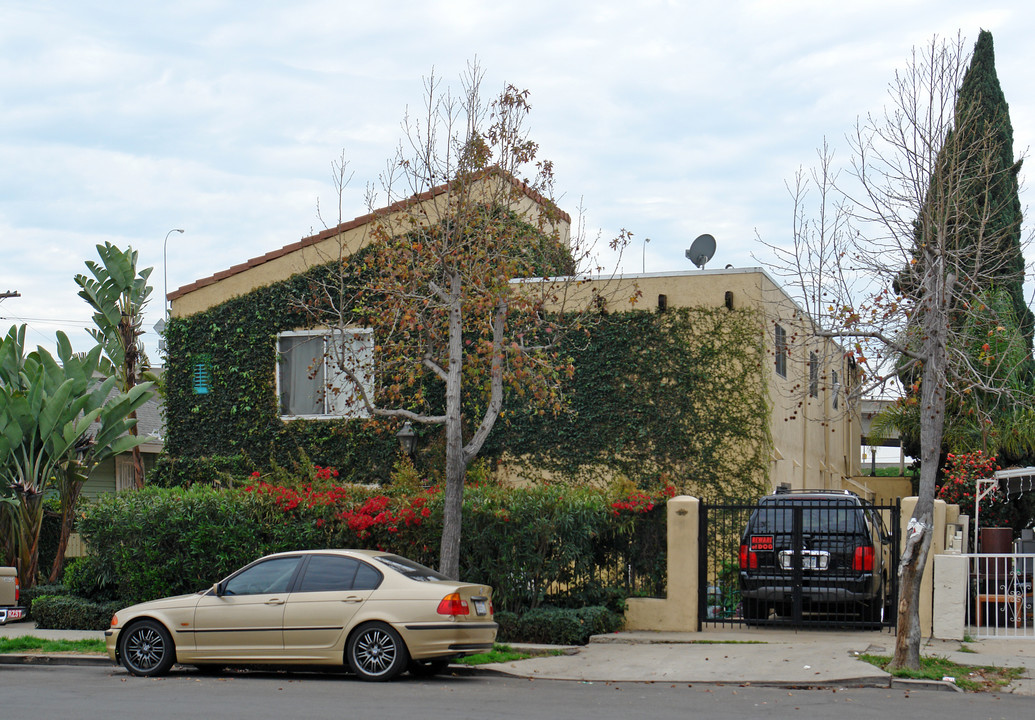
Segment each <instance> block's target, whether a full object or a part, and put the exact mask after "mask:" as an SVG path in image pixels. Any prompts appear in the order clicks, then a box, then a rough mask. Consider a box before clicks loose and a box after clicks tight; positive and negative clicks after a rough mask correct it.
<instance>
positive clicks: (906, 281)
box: [895, 30, 1035, 457]
mask: <svg viewBox="0 0 1035 720" xmlns="http://www.w3.org/2000/svg"><path fill="white" fill-rule="evenodd" d="M953 125H954V127H955V129H954V130H952V131H951V132H949V133H948V135H947V136H946V137H945V138H944V143H943V145H942V148H941V151H940V152H939V154H938V158H937V163H936V167H935V170H934V172H933V173H932V176H931V179H930V182H931V185H930V188H929V191H928V197H927V199H926V201H925V204H924V206H923V207H922V208H921V210H920V213H919V215H918V216H917V219H916V221H915V224H914V228H915V241H914V242H915V247H914V258H915V259H919V258H920V254H921V253H920V246H921V244H922V243H923V242H924V237H925V233H929V232H932V230H931V229H930V227H929V224H934V225H938V224H939V223H941V222H945V223H948V225H949V226H950V230H949V232H950V236H951V237H952V238H953V240H952V243H951V245H952V247H953V249H954V251H955V252H954V253H953V255H954V259H953V271H955V272H956V273H957V274H958V276H959V277H958V281H959V282H961V283H963V284H964V285H968V286H969V292H970V293H972V294H973V295H974V296H978V297H980V296H981V295H982V294H983V293H989V295H987V296H986V297H987V298H988V299H989V301H990V304H991V305H994V306H996V309H997V310H999V311H1001V312H996V311H994V310H993V311H992V313H991V314H992V315H994V316H995V319H996V320H997V321H998V322H993V323H992V326H993V327H995V326H996V325H1000V324H1002V325H1007V326H1009V328H1010V330H1011V331H1014V332H1019V333H1020V335H1021V337H1022V338H1023V345H1022V348H1023V351H1022V352H1020V353H1019V354H1020V355H1021V356H1023V357H1025V358H1026V360H1024V361H1022V363H1021V366H1020V368H1016V367H1014V368H1009V367H1001V368H1000V369H999V372H1003V371H1005V372H1007V373H1009V374H1011V375H1012V376H1013V377H1014V378H1018V379H1020V380H1021V382H1026V383H1029V384H1030V383H1031V382H1032V381H1033V379H1035V363H1033V362H1032V360H1031V353H1032V335H1033V331H1035V316H1033V314H1032V312H1031V310H1029V309H1028V306H1027V303H1026V302H1025V299H1024V287H1023V286H1024V256H1023V254H1022V252H1021V220H1022V212H1021V201H1020V196H1019V192H1018V174H1019V173H1020V169H1021V162H1020V161H1015V160H1014V155H1013V126H1012V124H1011V122H1010V109H1009V106H1008V105H1007V103H1006V97H1005V95H1004V94H1003V90H1002V87H1001V86H1000V85H999V77H998V75H997V73H996V69H995V50H994V47H993V42H992V33H990V32H988V31H987V30H982V31H981V32H980V34H979V35H978V39H977V42H976V43H975V45H974V52H973V54H972V55H971V58H970V65H969V67H968V68H967V71H966V73H965V74H964V76H963V80H962V82H961V83H960V86H959V89H958V91H957V93H956V105H955V108H954V121H953ZM925 225H926V227H925ZM914 262H915V260H914ZM919 269H920V266H917V265H907V266H906V267H905V268H903V270H902V272H901V273H900V274H899V276H898V278H897V280H896V283H895V289H896V291H898V292H915V291H916V286H917V283H918V282H919V276H918V275H917V274H916V273H917V272H918V271H919ZM993 291H994V293H995V294H999V295H1001V296H1002V295H1005V296H1006V298H1008V302H1001V301H999V300H997V299H996V298H995V297H994V296H993V295H992V294H991V293H993ZM952 318H953V319H952V320H951V321H950V322H952V323H953V325H954V326H956V327H955V331H956V333H955V334H956V336H957V337H969V336H968V334H967V333H966V332H965V330H966V328H965V325H966V323H967V312H960V313H958V314H953V315H952ZM980 342H981V341H978V343H979V345H978V346H979V347H980ZM986 347H987V346H986ZM900 368H901V369H900V371H899V377H900V379H901V380H902V383H903V385H904V386H905V387H906V388H911V387H912V386H913V384H914V383H915V382H916V380H917V379H918V374H917V372H916V368H915V367H914V366H913V365H912V363H911V361H909V360H908V359H907V358H903V359H902V362H901V365H900ZM999 380H1000V381H1001V382H1002V383H1003V384H1004V385H1011V384H1012V381H1011V380H1009V379H1007V378H1005V377H1000V378H999ZM907 393H908V394H913V393H916V391H915V390H907ZM979 395H980V393H975V394H971V395H969V396H967V397H966V398H964V397H963V396H957V397H954V398H953V399H952V401H951V402H950V407H949V408H948V413H949V415H950V416H955V419H956V420H959V421H961V422H962V423H963V424H964V425H965V424H966V423H965V418H966V417H967V416H968V413H967V409H966V407H964V406H966V405H973V404H974V403H976V404H977V405H978V406H980V407H981V409H983V410H984V412H985V413H988V412H993V411H992V406H994V405H995V400H994V398H991V397H988V398H986V397H984V396H981V397H979ZM982 416H984V415H982ZM970 417H973V415H970ZM985 417H986V416H985ZM975 422H980V420H978V421H975ZM950 425H951V421H950ZM918 427H919V426H918V425H917V426H916V427H913V426H912V424H911V423H909V422H908V421H907V422H903V423H901V424H900V425H899V428H898V429H899V432H900V436H901V438H902V440H903V444H904V446H905V448H906V452H907V453H908V454H911V455H913V456H914V457H917V456H918V452H919V437H918V436H917V435H916V431H917V428H918Z"/></svg>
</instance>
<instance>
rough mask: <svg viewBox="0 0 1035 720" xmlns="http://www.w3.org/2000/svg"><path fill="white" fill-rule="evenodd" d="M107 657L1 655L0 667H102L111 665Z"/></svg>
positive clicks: (49, 654)
mask: <svg viewBox="0 0 1035 720" xmlns="http://www.w3.org/2000/svg"><path fill="white" fill-rule="evenodd" d="M111 664H112V662H111V660H110V659H109V658H108V656H107V655H62V654H59V653H48V654H45V655H43V654H41V655H13V654H4V655H0V665H74V666H80V667H83V666H101V665H109V666H110V665H111Z"/></svg>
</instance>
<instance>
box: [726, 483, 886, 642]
mask: <svg viewBox="0 0 1035 720" xmlns="http://www.w3.org/2000/svg"><path fill="white" fill-rule="evenodd" d="M889 550H890V538H889V537H888V534H887V532H886V531H885V529H884V522H883V520H882V518H881V515H880V513H879V512H878V511H877V510H875V509H874V508H873V506H872V505H870V503H868V502H866V501H865V500H863V499H862V498H860V497H859V496H857V495H855V494H853V493H850V492H847V491H831V490H805V491H787V490H784V491H777V492H776V493H775V494H773V495H768V496H766V497H764V498H762V499H761V500H759V501H758V506H757V507H756V508H755V510H754V511H753V512H752V513H751V518H750V519H749V520H748V524H747V528H746V529H745V530H744V535H743V537H742V539H741V543H740V597H741V600H742V603H743V617H744V619H745V620H746V621H747V622H749V623H750V622H758V621H761V620H767V619H768V618H769V617H770V613H771V612H775V613H776V615H779V616H790V617H792V618H793V619H795V620H799V621H800V620H802V615H803V614H804V613H822V614H824V615H840V614H845V615H849V614H850V615H851V616H852V617H853V618H859V619H861V620H862V621H864V622H879V621H880V620H881V618H882V612H883V611H884V607H885V602H886V601H890V599H889V598H888V597H887V594H888V589H889V588H890V584H889V583H888V573H889V572H890V570H889V568H888V565H889V564H890V560H889V558H890V553H889Z"/></svg>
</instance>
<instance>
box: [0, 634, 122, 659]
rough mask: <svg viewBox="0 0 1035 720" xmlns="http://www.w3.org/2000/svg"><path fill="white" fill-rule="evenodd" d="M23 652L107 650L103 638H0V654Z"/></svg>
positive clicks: (100, 651)
mask: <svg viewBox="0 0 1035 720" xmlns="http://www.w3.org/2000/svg"><path fill="white" fill-rule="evenodd" d="M24 652H39V653H91V654H98V653H99V654H107V652H108V650H107V648H106V647H105V645H104V641H103V640H46V639H44V638H38V637H35V636H33V635H22V636H20V637H13V638H0V654H3V653H24Z"/></svg>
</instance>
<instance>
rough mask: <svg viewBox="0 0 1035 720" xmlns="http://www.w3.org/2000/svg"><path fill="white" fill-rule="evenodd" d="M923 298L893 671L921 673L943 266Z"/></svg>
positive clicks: (938, 440)
mask: <svg viewBox="0 0 1035 720" xmlns="http://www.w3.org/2000/svg"><path fill="white" fill-rule="evenodd" d="M929 267H930V269H929V270H928V278H927V281H926V282H925V286H926V287H925V289H924V294H923V300H922V302H924V303H929V307H928V308H926V311H925V312H923V313H922V314H921V317H922V318H923V320H922V325H921V328H920V329H921V332H922V334H923V338H924V340H923V349H922V352H921V356H922V357H923V361H924V363H923V375H922V378H921V381H920V491H919V493H918V495H917V502H916V509H915V510H914V511H913V517H912V518H911V520H910V523H909V527H908V528H907V531H906V546H905V548H904V550H903V552H902V559H901V561H900V562H899V569H898V576H899V604H898V634H897V635H896V637H895V655H894V657H893V658H892V659H891V663H890V664H889V665H888V667H889V668H891V669H897V668H909V669H911V670H919V669H920V643H921V634H922V632H921V627H920V584H921V582H922V580H923V576H924V568H925V567H926V566H927V555H928V552H929V551H930V548H931V540H932V538H933V533H934V493H935V481H936V480H937V477H938V460H939V458H940V456H941V448H942V436H943V433H944V430H945V393H946V382H947V381H946V365H947V362H948V358H947V355H946V343H947V341H948V297H949V295H950V293H951V290H952V286H953V278H952V276H948V277H946V276H945V274H944V271H943V270H942V265H941V263H939V262H937V259H935V261H934V262H932V263H931V264H930V266H929Z"/></svg>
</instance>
